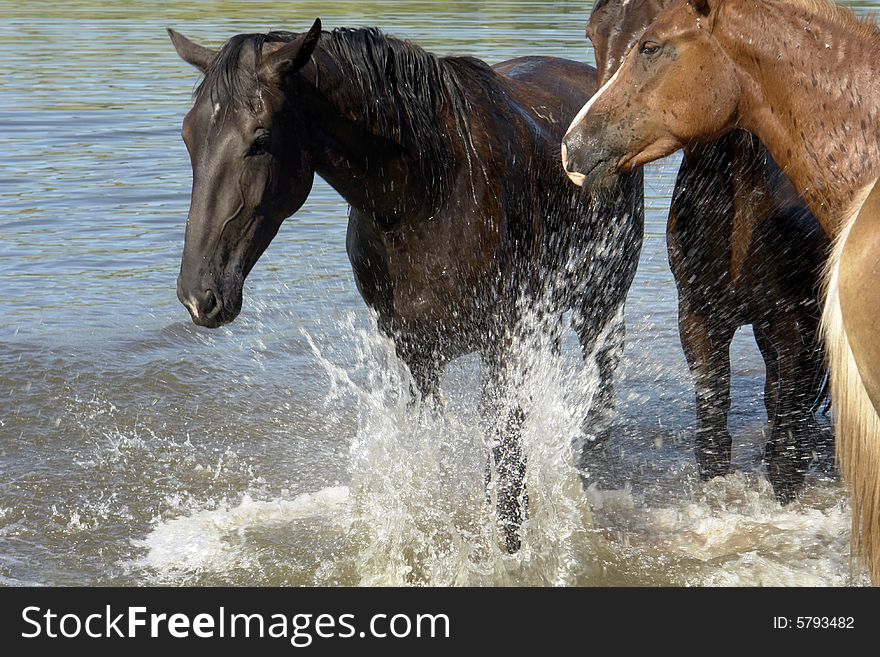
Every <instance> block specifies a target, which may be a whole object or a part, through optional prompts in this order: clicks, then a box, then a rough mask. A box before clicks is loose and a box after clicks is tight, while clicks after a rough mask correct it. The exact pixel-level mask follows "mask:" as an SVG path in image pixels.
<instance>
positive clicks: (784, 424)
mask: <svg viewBox="0 0 880 657" xmlns="http://www.w3.org/2000/svg"><path fill="white" fill-rule="evenodd" d="M807 320H808V318H805V317H802V316H800V314H799V313H798V312H797V311H796V310H792V311H788V310H785V311H783V312H780V313H778V314H777V316H776V317H774V318H773V319H772V320H771V321H770V324H769V335H770V339H771V340H772V341H773V344H774V345H775V346H776V350H777V353H778V354H779V400H778V402H777V404H776V413H775V415H774V416H773V420H772V427H771V430H770V439H769V440H768V441H767V445H766V446H765V448H764V459H765V462H766V466H767V476H768V478H769V479H770V483H771V484H772V485H773V492H774V493H775V494H776V498H777V499H778V500H779V501H780V502H781V503H782V504H787V503H788V502H790V501H791V500H793V499H794V498H795V496H796V495H797V494H798V493H799V492H800V491H801V489H802V488H803V485H804V477H805V476H806V473H807V469H808V468H809V465H810V461H811V460H812V458H813V454H814V452H815V451H816V449H817V445H818V443H819V440H820V439H821V438H822V437H823V432H822V430H821V429H820V427H819V425H818V424H817V422H816V418H815V417H814V416H813V402H814V401H815V398H816V388H817V384H816V380H817V378H818V373H817V371H816V366H817V362H816V353H815V352H816V351H817V349H818V347H817V345H816V330H817V328H818V327H817V326H816V322H815V320H814V321H812V322H810V321H807Z"/></svg>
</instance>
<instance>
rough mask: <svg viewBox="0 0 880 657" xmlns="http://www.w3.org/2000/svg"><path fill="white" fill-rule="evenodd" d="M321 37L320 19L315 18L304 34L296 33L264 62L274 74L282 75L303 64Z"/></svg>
mask: <svg viewBox="0 0 880 657" xmlns="http://www.w3.org/2000/svg"><path fill="white" fill-rule="evenodd" d="M320 38H321V19H320V18H316V19H315V22H314V24H313V25H312V27H310V28H309V31H308V32H306V33H305V34H300V35H298V36H297V37H296V38H295V39H294V40H293V41H291V42H290V43H286V44H284V45H283V46H281V47H280V48H279V49H278V50H276V51H275V52H273V53H272V54H271V55H270V56H269V60H268V61H267V62H266V64H267V65H268V66H269V68H270V69H271V70H272V71H273V72H274V73H275V74H276V75H279V76H280V75H284V74H285V73H288V72H290V71H295V70H297V69H299V68H302V67H303V66H305V63H306V62H307V61H309V57H311V56H312V53H313V52H314V51H315V47H316V46H317V45H318V39H320Z"/></svg>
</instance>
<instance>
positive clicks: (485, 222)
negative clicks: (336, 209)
mask: <svg viewBox="0 0 880 657" xmlns="http://www.w3.org/2000/svg"><path fill="white" fill-rule="evenodd" d="M171 37H172V41H173V42H174V45H175V47H176V48H177V51H178V53H179V54H180V55H181V56H182V57H183V59H185V60H186V61H188V62H190V63H191V64H193V65H195V66H197V67H198V68H199V69H200V70H202V71H203V72H204V74H205V78H204V80H203V82H202V83H201V84H200V86H199V88H198V90H197V92H196V94H195V102H194V106H193V108H192V110H191V111H190V112H189V113H188V114H187V117H186V119H185V120H184V126H183V136H184V140H185V142H186V144H187V147H188V149H189V151H190V155H191V159H192V165H193V192H192V204H191V207H190V213H189V218H188V222H187V230H186V239H185V244H184V251H183V256H182V259H181V269H180V276H179V278H178V296H179V297H180V299H181V301H182V302H183V303H184V304H185V305H186V306H187V308H188V309H189V310H190V313H191V315H192V318H193V321H195V322H196V323H198V324H202V325H205V326H219V325H221V324H224V323H227V322H230V321H232V320H233V319H234V318H235V317H236V315H237V314H238V312H239V310H240V308H241V302H242V289H243V284H244V280H245V278H246V276H247V274H248V272H249V271H250V269H251V267H253V265H254V264H255V263H256V261H257V259H258V258H259V256H260V255H261V254H262V252H263V250H265V248H266V247H267V246H268V244H269V242H270V241H271V239H272V237H274V235H275V233H276V232H277V231H278V229H279V228H280V226H281V223H282V222H283V221H284V219H285V218H286V217H288V216H290V215H292V214H293V213H295V212H296V211H297V210H298V209H299V208H300V206H302V204H303V203H304V202H305V200H306V199H307V197H308V195H309V191H310V190H311V186H312V180H313V177H314V175H315V174H316V173H317V174H318V175H320V176H321V177H322V178H324V179H325V180H326V181H327V182H328V183H329V184H330V185H331V186H333V188H334V189H335V190H336V191H337V192H339V194H340V195H341V196H343V197H344V198H345V200H346V201H347V202H348V203H349V205H350V206H351V210H350V215H349V222H348V233H347V250H348V255H349V259H350V261H351V265H352V270H353V272H354V278H355V282H356V284H357V287H358V290H359V291H360V293H361V295H362V296H363V298H364V300H365V301H366V303H367V305H368V306H369V307H370V308H371V309H372V310H373V311H374V312H375V314H376V317H377V321H378V325H379V327H380V329H381V330H382V331H383V332H385V333H386V334H387V335H389V336H390V337H391V338H392V339H393V340H394V343H395V346H396V349H397V353H398V355H399V356H400V357H401V358H402V359H403V360H404V361H405V362H406V364H407V365H408V366H409V369H410V371H411V373H412V375H413V379H414V382H415V385H416V387H417V388H418V391H419V392H420V393H421V394H422V395H424V396H431V395H433V394H434V393H435V392H436V391H437V388H438V385H439V380H440V375H441V372H442V369H443V367H444V365H445V364H446V363H447V362H448V361H449V360H451V359H452V358H455V357H457V356H460V355H463V354H467V353H471V352H474V351H476V352H479V353H480V355H481V356H482V359H483V363H484V367H485V371H486V376H485V377H484V379H485V380H486V389H487V391H490V392H491V393H492V394H491V395H490V394H487V395H486V396H487V397H492V396H494V395H496V394H497V393H498V391H501V394H505V390H506V388H508V387H509V384H510V381H511V380H512V378H513V376H512V373H511V369H512V368H513V367H514V365H512V359H511V358H510V352H511V349H512V348H513V347H514V344H515V343H516V341H517V340H519V339H522V338H523V337H524V332H525V328H524V325H523V323H522V321H521V320H522V316H523V313H524V312H531V311H535V312H537V313H538V314H539V315H540V316H541V317H543V318H544V319H545V320H546V321H547V322H549V323H550V324H554V323H556V322H558V321H559V320H560V319H561V315H562V313H563V312H564V311H566V310H569V309H570V310H572V313H573V321H574V325H575V329H576V330H577V333H578V335H579V338H580V342H581V345H582V348H583V352H584V357H585V358H586V357H588V356H589V357H593V355H594V352H595V358H596V360H597V362H598V365H599V370H600V376H601V385H600V392H599V394H598V399H599V403H598V404H596V408H597V409H598V412H597V417H596V418H592V419H593V420H595V423H598V424H601V423H603V422H606V418H605V416H607V414H608V412H609V409H610V408H611V407H612V406H613V373H614V368H615V366H616V364H617V360H618V358H619V355H620V349H621V347H622V325H621V324H620V322H622V320H619V319H615V318H616V317H617V316H618V315H620V314H621V310H622V304H623V301H624V297H625V295H626V292H627V290H628V288H629V286H630V283H631V282H632V279H633V276H634V274H635V268H636V265H637V262H638V256H639V251H640V248H641V237H642V221H643V211H642V205H641V203H642V200H641V177H640V175H638V174H636V175H633V176H630V177H629V178H628V179H627V180H625V181H623V182H622V183H621V184H620V185H619V186H618V187H617V188H616V191H615V193H614V194H613V195H612V198H611V200H609V201H603V202H602V203H594V202H592V200H591V199H590V198H589V196H588V195H587V194H584V193H582V192H581V191H580V190H578V189H576V188H575V187H573V186H572V185H570V184H569V182H568V181H567V180H566V177H565V175H564V173H563V172H562V170H561V167H560V161H559V150H558V143H559V140H560V139H561V138H562V135H563V133H564V131H565V127H566V126H567V125H568V122H569V121H570V118H571V116H573V115H574V113H575V112H576V111H577V108H578V107H580V106H581V105H582V104H583V103H584V101H585V100H586V99H587V98H588V97H589V95H590V94H591V93H592V91H593V90H594V88H595V86H594V78H595V76H594V71H593V70H592V69H591V68H589V67H586V66H584V65H581V64H578V63H576V62H572V61H567V60H562V59H555V58H546V57H524V58H519V59H516V60H511V61H509V62H504V63H501V64H498V65H496V66H495V67H490V66H488V65H486V64H485V63H483V62H481V61H479V60H476V59H473V58H469V57H435V56H434V55H432V54H430V53H428V52H426V51H424V50H422V49H421V48H419V47H417V46H415V45H413V44H410V43H407V42H403V41H400V40H397V39H394V38H391V37H388V36H385V35H383V34H382V33H381V32H379V31H378V30H375V29H358V30H352V29H338V30H334V31H333V32H322V31H321V29H320V22H316V24H315V26H313V28H312V29H311V30H310V31H309V32H307V33H303V34H293V33H287V32H273V33H269V34H249V35H238V36H235V37H233V38H232V39H230V40H229V41H228V42H227V43H226V44H225V45H224V46H223V48H221V49H220V51H219V52H214V51H211V50H208V49H206V48H203V47H202V46H199V45H197V44H195V43H193V42H191V41H189V40H188V39H186V38H185V37H183V36H182V35H180V34H178V33H176V32H173V31H172V32H171ZM610 225H614V226H617V229H616V230H615V231H609V230H608V226H610ZM621 245H622V246H621ZM608 326H616V327H617V330H612V331H611V335H612V339H611V340H610V341H608V342H607V343H606V344H600V345H597V339H598V337H599V336H600V334H601V332H602V331H603V329H606V328H607V327H608ZM492 406H494V407H495V408H498V409H502V408H503V409H506V410H505V412H504V413H502V417H499V418H497V420H496V425H497V428H496V429H495V437H494V444H493V458H494V470H495V472H496V473H497V479H496V481H497V482H498V483H497V491H498V492H497V500H498V511H499V516H500V518H501V521H502V525H503V528H502V529H503V533H504V535H505V540H506V542H507V547H508V548H509V549H510V550H515V549H517V548H518V546H519V541H520V538H519V527H520V525H521V523H522V521H523V516H524V506H525V492H524V491H525V488H524V476H525V464H524V461H523V457H522V449H521V445H520V437H519V426H520V425H521V423H522V420H523V418H522V413H521V411H520V410H519V409H517V408H516V407H515V405H509V404H508V405H505V404H494V405H493V404H492V400H491V399H489V404H488V407H492Z"/></svg>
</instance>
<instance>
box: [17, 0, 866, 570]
mask: <svg viewBox="0 0 880 657" xmlns="http://www.w3.org/2000/svg"><path fill="white" fill-rule="evenodd" d="M865 7H867V8H870V7H871V5H870V4H865ZM588 10H589V2H587V1H584V2H554V1H540V2H538V1H536V2H489V1H486V2H456V1H452V2H450V1H448V0H445V1H443V2H392V1H385V2H360V1H359V2H345V1H337V2H332V3H329V2H316V1H313V0H304V1H301V2H296V3H269V2H260V1H257V2H248V3H238V2H207V1H204V0H201V1H200V0H188V1H187V2H185V3H184V2H177V1H159V2H150V3H146V2H118V1H112V0H111V1H104V2H100V3H99V2H94V1H90V0H83V1H75V2H64V3H58V2H28V3H11V2H6V1H5V0H4V1H0V15H2V16H3V17H4V20H3V21H2V22H0V235H2V240H0V317H2V319H0V583H6V584H60V585H82V584H127V585H134V584H143V583H147V584H151V583H178V584H221V583H229V584H249V585H259V584H266V585H288V584H562V585H574V584H577V585H604V584H677V585H751V584H781V585H845V584H848V583H852V582H851V580H850V577H849V564H848V540H849V507H848V505H847V504H846V502H845V499H844V495H843V492H842V488H841V486H840V484H839V483H837V482H835V481H833V480H829V479H828V478H826V477H823V476H820V475H818V474H814V475H811V476H810V478H809V481H808V486H807V490H806V492H805V494H804V496H803V497H802V499H799V500H798V501H796V502H795V503H793V504H792V505H790V506H789V507H786V508H781V507H780V506H778V505H777V504H776V503H775V501H774V499H773V495H772V492H771V491H770V488H769V485H768V484H767V483H766V481H765V479H764V477H763V475H762V473H761V470H760V468H759V467H758V465H757V459H758V457H759V454H760V448H761V445H762V441H763V431H764V428H765V427H764V421H765V416H764V411H763V404H762V402H761V391H762V385H763V382H762V377H763V366H762V364H761V361H760V358H759V356H758V352H757V349H756V348H755V347H754V345H753V342H752V340H751V336H750V331H748V330H743V331H741V334H740V335H739V336H738V338H737V340H736V342H735V345H734V349H733V357H734V363H733V368H734V379H733V394H734V408H733V412H732V413H731V423H732V427H733V432H734V440H735V445H734V461H735V468H736V472H735V473H734V474H732V475H731V476H729V477H726V478H724V479H723V480H716V481H713V482H710V483H708V484H703V483H701V482H700V481H699V480H698V478H697V476H696V469H695V465H694V459H693V454H692V443H693V432H694V415H693V394H692V390H691V386H690V382H689V376H688V373H687V368H686V365H685V361H684V357H683V354H682V351H681V347H680V344H679V340H678V332H677V328H676V293H675V288H674V284H673V281H672V278H671V275H670V273H669V269H668V265H667V262H666V251H665V237H664V227H665V218H666V211H667V208H668V202H669V201H668V198H669V194H670V191H671V188H672V184H673V181H674V177H675V172H676V169H677V165H678V159H677V158H675V157H673V158H670V159H669V160H667V161H664V162H661V163H659V164H657V165H654V166H651V167H649V168H648V173H647V189H646V194H647V198H646V202H647V205H648V221H647V227H646V228H647V233H646V240H645V246H644V252H643V257H642V260H641V263H640V269H639V273H638V276H637V278H636V282H635V285H634V287H633V289H632V291H631V294H630V298H629V302H628V306H627V315H626V319H627V323H628V332H629V333H628V343H627V348H626V357H625V362H624V364H623V366H622V368H621V371H620V374H619V387H618V396H619V408H620V419H619V421H618V426H617V428H616V430H615V433H614V436H613V437H612V439H611V445H610V449H609V452H610V457H609V459H608V460H607V462H603V463H588V464H586V466H585V467H586V469H585V471H584V472H582V473H577V472H576V471H575V470H574V465H575V461H576V459H575V457H574V455H573V452H572V448H571V444H572V438H573V437H574V435H575V434H576V433H577V428H578V423H579V418H580V417H581V416H582V414H583V412H584V411H585V409H586V408H587V406H588V404H589V394H590V391H591V385H592V372H591V371H590V370H589V368H587V369H585V368H584V367H582V366H581V364H580V362H579V358H578V356H577V349H576V347H575V344H574V342H573V341H572V340H571V339H569V340H568V342H567V343H566V345H565V349H564V351H563V353H562V354H561V355H555V354H553V353H552V351H551V350H547V349H543V348H542V347H540V346H538V347H536V348H535V349H534V350H533V353H531V354H530V355H529V358H530V359H531V362H532V367H531V368H530V372H532V374H531V375H530V377H529V381H528V382H527V383H526V386H525V388H526V389H525V391H524V395H525V397H526V398H528V399H529V400H530V411H531V413H530V419H529V425H528V427H527V432H526V441H527V450H528V454H529V464H530V468H531V470H530V484H529V485H530V497H531V499H532V504H533V507H532V514H531V518H530V520H529V523H528V526H527V528H526V537H525V543H524V549H523V551H522V552H521V553H520V554H519V555H516V556H508V555H505V554H503V553H502V552H501V551H500V550H499V549H498V547H497V541H496V540H495V536H494V534H493V532H494V523H493V521H492V517H491V513H487V511H486V508H485V504H484V502H483V490H482V481H483V480H482V478H483V466H484V462H485V461H484V459H485V456H484V449H485V437H484V436H483V435H482V434H481V432H480V430H479V422H478V421H477V418H478V411H477V389H478V377H479V375H478V364H477V362H476V360H475V359H474V358H464V359H461V360H459V361H457V362H455V363H453V364H452V365H451V366H450V367H449V369H448V372H447V375H446V378H445V380H444V390H445V395H446V398H447V408H446V411H445V413H444V414H442V415H437V414H435V413H431V412H427V411H426V410H425V409H421V408H418V407H415V408H414V407H411V406H408V405H407V404H406V402H405V400H404V399H403V397H402V396H401V395H400V394H399V391H400V390H402V389H405V387H406V376H407V374H406V372H405V371H404V370H403V368H402V367H401V366H400V364H399V363H397V362H396V360H395V359H394V358H393V356H392V354H391V352H390V350H389V344H388V342H387V341H386V340H384V339H383V338H381V337H380V336H379V335H378V334H377V332H376V330H375V328H374V327H373V326H372V324H371V319H370V317H369V314H368V312H367V310H366V307H365V306H364V304H363V302H362V300H361V299H360V297H359V295H358V293H357V290H356V289H355V286H354V283H353V280H352V275H351V271H350V268H349V265H348V261H347V257H346V255H345V248H344V245H345V226H346V206H345V204H344V203H343V202H342V200H341V199H340V198H339V197H338V196H337V195H336V194H335V192H333V190H332V189H330V188H329V187H328V186H327V185H326V184H324V183H323V182H321V181H318V182H317V183H316V185H315V189H314V191H313V192H312V195H311V197H310V199H309V201H308V202H307V204H306V205H305V206H304V207H303V209H302V210H301V211H300V212H299V213H297V215H296V216H295V217H294V218H292V219H289V220H288V221H287V223H286V224H285V226H284V227H283V228H282V230H281V232H280V234H279V235H278V237H277V238H276V239H275V241H274V242H273V244H272V246H271V247H270V248H269V250H268V252H267V253H266V255H265V256H264V257H263V259H262V260H261V261H260V263H259V264H258V266H257V267H256V269H255V270H254V272H253V273H252V274H251V276H250V278H249V279H248V281H247V285H246V288H245V305H244V310H243V312H242V315H241V316H240V318H239V319H238V320H237V321H236V322H235V323H234V324H232V325H231V326H228V327H225V328H223V329H220V330H216V331H209V330H206V329H200V328H197V327H195V326H193V325H192V324H191V323H190V321H189V319H188V317H187V315H186V311H185V310H184V308H183V307H182V306H181V305H180V304H179V303H178V301H177V299H176V297H175V278H176V274H177V269H178V266H179V257H180V250H181V247H182V242H183V230H184V222H185V217H186V212H187V208H188V203H189V191H190V181H191V178H190V169H189V162H188V158H187V155H186V150H185V148H184V146H183V143H182V141H181V139H180V137H179V131H180V124H181V120H182V118H183V115H184V114H185V112H186V111H187V109H188V107H189V103H190V94H191V91H192V89H193V87H194V85H195V84H196V83H197V81H198V76H197V74H196V72H195V71H194V70H193V69H191V68H190V67H188V66H187V65H186V64H184V63H183V62H182V61H181V60H179V59H178V57H177V55H176V54H175V53H174V51H173V49H172V47H171V44H170V42H169V41H168V39H167V36H166V35H165V31H164V28H165V26H173V27H175V28H176V29H178V30H180V31H183V32H184V33H186V34H187V35H188V36H190V37H191V38H193V39H195V40H197V41H200V42H203V43H205V44H207V45H212V46H217V45H219V44H221V43H222V42H223V41H224V39H225V38H227V37H228V36H231V35H232V34H235V33H239V32H247V31H265V30H268V29H290V30H303V29H305V28H307V27H308V26H309V25H311V23H312V21H313V20H314V18H315V17H316V16H320V17H321V18H322V20H323V22H324V25H325V28H328V29H329V28H333V27H339V26H362V25H376V26H380V27H382V28H383V29H385V30H386V31H387V32H389V33H391V34H394V35H396V36H401V37H406V38H409V39H411V40H414V41H416V42H418V43H420V44H421V45H423V46H425V47H426V48H428V49H430V50H432V51H434V52H437V53H444V54H445V53H459V54H461V53H468V54H473V55H476V56H478V57H481V58H484V59H486V60H488V61H490V62H496V61H501V60H503V59H507V58H510V57H514V56H518V55H525V54H544V55H556V56H565V57H571V58H575V59H586V60H588V61H592V58H593V55H592V51H591V50H590V49H589V47H588V45H587V42H586V41H585V39H584V37H583V29H584V22H585V19H586V16H587V14H588ZM861 582H862V580H860V579H857V580H856V583H861Z"/></svg>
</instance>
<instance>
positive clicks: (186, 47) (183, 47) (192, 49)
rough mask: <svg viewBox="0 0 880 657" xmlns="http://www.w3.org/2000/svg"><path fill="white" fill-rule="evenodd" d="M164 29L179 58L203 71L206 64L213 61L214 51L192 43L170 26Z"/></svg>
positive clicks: (208, 64) (206, 67)
mask: <svg viewBox="0 0 880 657" xmlns="http://www.w3.org/2000/svg"><path fill="white" fill-rule="evenodd" d="M165 30H166V31H167V32H168V36H169V37H171V43H173V44H174V49H175V50H176V51H177V54H178V55H180V58H181V59H182V60H183V61H185V62H186V63H187V64H192V65H193V66H195V67H196V68H197V69H199V70H200V71H201V72H202V73H204V72H205V71H206V70H207V69H208V66H210V65H211V62H212V61H214V54H215V53H214V51H213V50H210V49H209V48H205V47H204V46H200V45H199V44H197V43H193V42H192V41H190V40H189V39H187V38H186V37H185V36H183V35H182V34H181V33H180V32H175V31H174V30H172V29H171V28H170V27H166V28H165Z"/></svg>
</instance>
